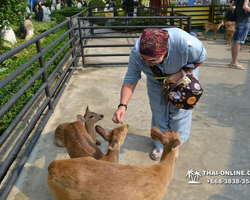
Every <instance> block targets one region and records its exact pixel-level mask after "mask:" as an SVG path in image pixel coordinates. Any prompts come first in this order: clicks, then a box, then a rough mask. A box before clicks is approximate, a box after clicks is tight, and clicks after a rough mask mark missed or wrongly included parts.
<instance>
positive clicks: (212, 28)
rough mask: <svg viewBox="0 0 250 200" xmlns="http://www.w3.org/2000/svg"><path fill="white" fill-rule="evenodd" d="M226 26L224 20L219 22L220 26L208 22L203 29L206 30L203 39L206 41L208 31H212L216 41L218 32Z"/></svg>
mask: <svg viewBox="0 0 250 200" xmlns="http://www.w3.org/2000/svg"><path fill="white" fill-rule="evenodd" d="M223 25H224V21H223V20H219V24H215V23H213V22H207V23H204V24H203V28H204V30H205V31H204V35H203V39H204V40H206V39H207V38H206V33H207V32H208V31H212V32H213V33H214V39H215V40H216V33H217V31H218V30H219V29H220V27H221V26H223Z"/></svg>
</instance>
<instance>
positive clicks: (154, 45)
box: [140, 28, 168, 57]
mask: <svg viewBox="0 0 250 200" xmlns="http://www.w3.org/2000/svg"><path fill="white" fill-rule="evenodd" d="M167 44H168V32H167V31H164V30H162V29H152V28H147V29H145V30H143V33H142V35H141V40H140V54H143V55H146V56H151V57H160V56H161V55H162V54H163V53H164V52H166V51H167Z"/></svg>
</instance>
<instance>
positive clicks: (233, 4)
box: [230, 1, 236, 10]
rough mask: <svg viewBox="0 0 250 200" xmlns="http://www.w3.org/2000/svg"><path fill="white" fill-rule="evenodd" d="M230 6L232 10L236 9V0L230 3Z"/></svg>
mask: <svg viewBox="0 0 250 200" xmlns="http://www.w3.org/2000/svg"><path fill="white" fill-rule="evenodd" d="M230 8H231V9H232V10H234V9H235V8H236V7H235V1H232V3H230Z"/></svg>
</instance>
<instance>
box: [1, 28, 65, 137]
mask: <svg viewBox="0 0 250 200" xmlns="http://www.w3.org/2000/svg"><path fill="white" fill-rule="evenodd" d="M66 30H67V26H63V27H62V28H60V29H58V30H56V31H55V32H53V33H51V34H50V35H48V36H47V37H45V38H43V39H42V40H41V43H42V48H45V47H46V46H48V45H49V44H50V43H52V42H53V41H55V39H56V38H58V37H59V36H61V35H62V34H63V33H65V31H66ZM68 40H69V37H68V35H67V36H65V37H64V38H63V39H62V40H61V41H60V42H58V43H57V44H56V45H55V46H54V47H53V48H51V49H50V50H49V51H48V52H46V53H45V55H44V61H45V63H47V62H48V61H49V60H50V59H51V58H52V57H53V56H54V55H55V54H56V53H57V52H58V51H59V50H60V49H61V48H62V47H63V46H64V45H65V44H66V43H67V42H68ZM68 50H69V45H68V46H67V48H66V49H65V50H64V51H63V52H62V53H61V54H60V55H59V56H58V57H57V58H56V60H55V61H54V62H53V63H52V64H50V65H49V67H48V68H47V70H46V72H47V76H48V77H49V75H50V74H51V73H52V71H53V70H54V69H55V68H56V66H57V65H58V64H59V62H60V61H61V60H62V58H63V57H64V56H65V55H66V54H67V52H68ZM36 53H37V50H36V46H35V45H31V46H29V47H27V48H26V49H24V50H22V51H21V52H19V53H17V54H15V55H14V56H13V57H11V58H10V59H7V60H5V61H4V62H3V63H2V64H1V67H2V68H5V69H6V70H4V71H2V72H1V74H0V80H3V79H4V78H5V77H7V76H8V75H9V74H11V73H12V72H13V71H14V70H16V69H18V68H19V67H20V66H21V65H22V64H24V63H25V62H26V61H28V60H29V59H31V58H32V57H33V56H34V55H35V54H36ZM38 70H40V65H39V60H37V61H36V62H35V63H33V64H32V65H31V66H29V67H28V68H27V69H26V70H24V71H23V72H22V73H21V74H20V75H18V77H16V78H15V79H14V80H13V81H11V83H10V84H8V85H7V86H6V87H4V88H3V89H2V90H0V99H1V102H0V108H1V107H2V106H3V105H4V104H6V103H7V102H8V101H9V100H10V99H11V98H12V97H13V95H14V94H15V93H16V92H17V91H18V90H19V89H21V87H22V86H23V85H24V84H25V83H27V82H28V80H29V79H30V78H31V77H32V76H34V74H35V73H36V72H37V71H38ZM42 84H43V81H42V77H40V78H39V79H37V80H36V81H35V82H34V83H33V84H32V86H31V87H29V88H28V89H27V90H26V92H25V93H24V94H23V95H22V96H21V97H20V98H19V100H18V101H17V102H16V103H15V104H14V105H13V106H12V108H11V109H10V110H9V111H8V112H7V113H6V114H5V115H4V116H3V117H2V118H1V119H0V135H1V134H2V133H3V132H4V131H5V129H6V128H7V127H8V126H9V125H10V124H11V122H12V121H13V120H14V119H15V117H16V116H17V115H18V113H19V112H20V111H21V110H22V109H23V107H24V106H25V105H26V104H27V102H28V101H29V100H30V98H31V97H32V96H33V95H34V94H35V93H36V92H37V90H38V89H39V88H40V87H41V85H42Z"/></svg>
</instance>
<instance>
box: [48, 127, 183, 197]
mask: <svg viewBox="0 0 250 200" xmlns="http://www.w3.org/2000/svg"><path fill="white" fill-rule="evenodd" d="M151 137H152V139H153V140H156V141H160V142H161V143H162V144H163V154H162V157H161V159H160V162H159V163H158V164H154V165H144V166H135V165H125V164H119V163H111V162H106V161H103V160H96V159H94V158H92V157H83V158H74V159H64V160H55V161H52V162H51V163H50V165H49V166H48V178H47V184H48V187H49V189H50V191H51V192H52V194H53V196H54V199H55V200H61V199H64V200H83V199H89V200H90V199H91V200H99V199H102V200H113V199H119V200H128V199H129V200H138V199H143V200H161V199H162V198H163V197H164V195H165V193H166V191H167V188H168V185H169V183H170V181H171V179H172V176H173V173H174V169H175V155H176V151H177V148H178V147H179V146H180V145H181V141H180V138H179V133H178V132H176V131H172V130H169V131H166V132H165V133H164V134H163V133H162V132H161V131H160V130H159V129H158V128H157V127H152V128H151Z"/></svg>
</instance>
